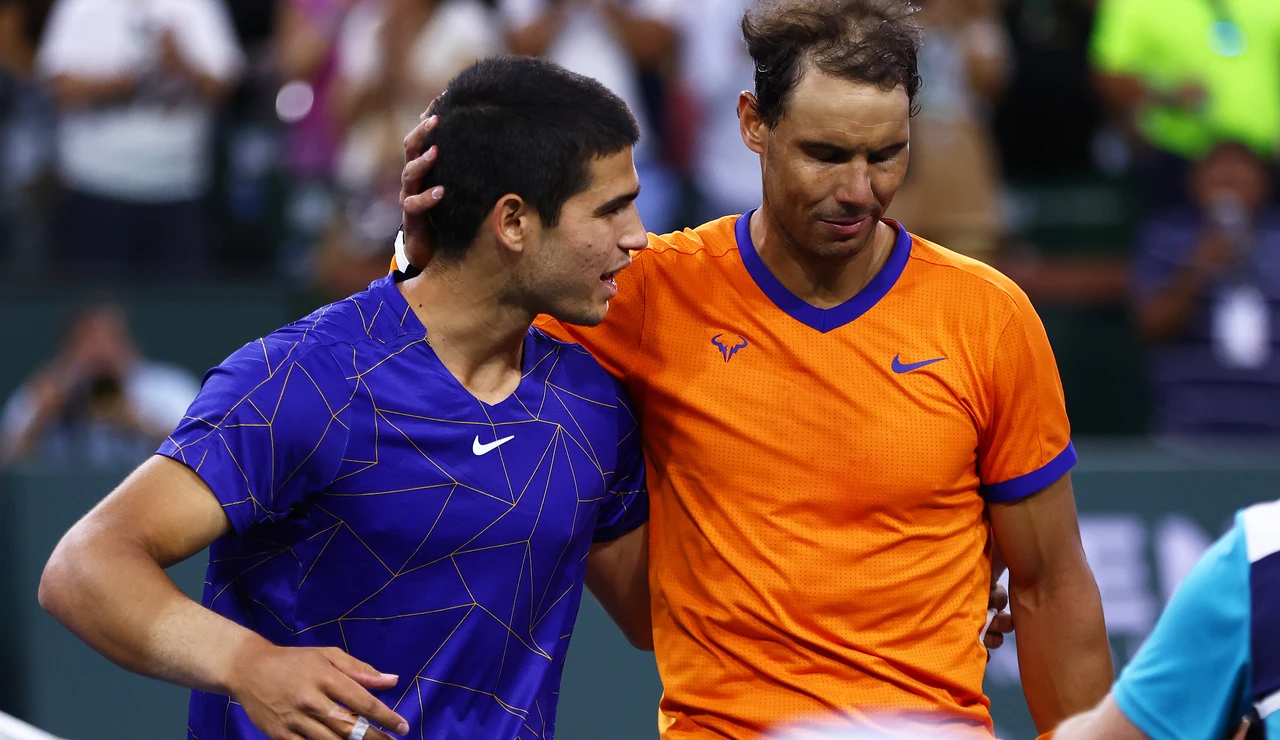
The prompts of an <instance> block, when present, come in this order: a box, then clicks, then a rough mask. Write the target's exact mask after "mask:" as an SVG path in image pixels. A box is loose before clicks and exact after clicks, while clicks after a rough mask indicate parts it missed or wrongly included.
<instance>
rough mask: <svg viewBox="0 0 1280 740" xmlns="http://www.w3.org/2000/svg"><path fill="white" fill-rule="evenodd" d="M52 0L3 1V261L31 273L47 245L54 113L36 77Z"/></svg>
mask: <svg viewBox="0 0 1280 740" xmlns="http://www.w3.org/2000/svg"><path fill="white" fill-rule="evenodd" d="M48 5H49V2H48V0H0V263H8V264H7V267H9V268H11V270H12V272H13V273H15V274H16V275H19V276H22V277H24V278H25V277H30V276H31V275H32V274H33V273H34V272H36V270H37V269H38V267H39V263H40V261H41V257H42V254H41V252H42V247H43V245H44V243H45V237H44V233H43V231H44V224H45V222H46V218H45V214H46V211H47V206H48V203H49V201H50V197H49V196H50V191H51V188H50V187H49V184H50V181H51V177H50V172H51V169H52V164H53V136H52V131H53V125H52V121H53V111H52V106H51V104H50V102H49V100H48V97H47V95H45V92H44V90H43V89H41V87H40V86H39V85H38V84H37V83H36V82H35V80H34V78H33V74H32V73H33V65H34V62H35V53H36V44H37V43H39V39H40V34H41V32H42V30H43V27H44V21H45V17H46V16H47V15H48V12H49V8H48Z"/></svg>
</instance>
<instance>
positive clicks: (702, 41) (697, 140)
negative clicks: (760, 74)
mask: <svg viewBox="0 0 1280 740" xmlns="http://www.w3.org/2000/svg"><path fill="white" fill-rule="evenodd" d="M750 4H751V0H702V1H701V2H693V3H685V4H684V7H683V8H682V10H681V11H680V14H679V19H680V26H679V30H680V74H681V82H682V84H683V86H684V88H685V91H686V92H687V93H688V94H689V96H690V98H691V100H692V103H693V104H694V108H695V110H694V112H693V117H694V124H693V129H694V130H693V156H692V167H693V171H692V176H693V183H694V186H695V187H696V188H697V190H698V195H699V196H700V198H701V200H702V204H701V209H700V211H699V213H698V214H697V221H698V223H701V222H703V221H710V220H711V219H714V218H719V217H721V216H724V215H726V214H730V213H746V212H747V211H749V210H751V209H752V208H755V207H756V206H758V205H760V156H759V155H758V154H756V153H755V152H753V151H751V150H750V149H748V148H747V145H746V144H744V143H742V136H741V134H739V133H738V96H739V95H740V94H741V93H742V92H743V91H744V90H745V91H751V90H753V89H754V85H755V80H754V73H755V66H754V64H753V63H752V61H751V56H750V55H749V54H747V47H746V44H744V43H743V41H742V26H741V23H742V14H743V13H744V12H746V10H747V8H748V6H749V5H750ZM645 226H648V227H649V229H650V230H651V231H652V230H653V228H654V227H652V226H649V223H648V221H646V222H645Z"/></svg>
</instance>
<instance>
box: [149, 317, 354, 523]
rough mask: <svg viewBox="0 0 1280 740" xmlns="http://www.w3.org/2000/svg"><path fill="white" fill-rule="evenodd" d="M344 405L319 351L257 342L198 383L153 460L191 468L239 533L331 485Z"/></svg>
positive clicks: (339, 385)
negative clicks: (193, 397)
mask: <svg viewBox="0 0 1280 740" xmlns="http://www.w3.org/2000/svg"><path fill="white" fill-rule="evenodd" d="M350 397H351V391H350V386H349V385H348V383H347V381H346V378H345V376H344V375H343V373H342V371H341V369H340V368H339V367H338V363H337V361H336V360H334V358H333V356H332V355H331V354H330V353H329V351H328V350H327V349H325V348H323V347H317V348H306V349H304V348H303V347H301V346H299V345H296V344H294V343H286V342H278V341H273V340H272V339H271V338H267V339H265V340H259V341H257V342H253V343H250V344H247V345H245V346H244V347H242V348H241V349H240V350H239V351H237V352H236V353H235V354H233V355H231V356H230V357H228V358H227V359H226V360H225V361H223V363H222V364H221V365H219V366H218V367H215V368H214V369H212V370H210V371H209V372H208V373H207V374H206V375H205V378H204V382H203V384H202V386H201V388H200V394H199V395H198V396H196V400H195V401H193V402H192V404H191V408H190V409H188V410H187V414H186V416H185V417H184V418H183V419H182V422H181V423H179V424H178V428H177V429H175V430H174V432H173V434H171V435H169V438H168V439H166V440H165V442H164V444H162V445H161V446H160V449H159V451H158V454H161V455H164V456H166V457H170V458H173V459H174V460H177V461H179V462H182V463H184V464H186V465H187V466H188V467H190V468H191V469H192V470H194V471H195V472H196V474H198V475H199V476H200V477H201V478H202V479H203V480H204V482H205V483H206V484H207V485H208V486H209V488H210V489H212V490H213V494H214V495H215V496H217V498H218V501H219V502H220V503H221V504H222V508H223V510H224V511H226V513H227V517H228V518H229V519H230V520H231V524H232V526H233V527H234V528H235V531H236V532H237V533H238V534H244V533H245V532H246V531H248V530H249V529H250V528H252V527H253V526H254V525H256V524H260V523H263V522H266V521H271V520H275V519H280V518H282V517H284V516H287V515H288V513H289V509H290V507H292V506H295V505H296V504H298V503H300V502H302V501H303V500H305V499H306V498H307V497H308V496H309V495H311V494H313V493H315V492H318V491H320V490H323V489H324V488H325V487H326V486H328V485H329V484H330V483H331V482H332V481H333V478H334V476H335V474H336V473H337V470H338V466H339V465H340V464H341V463H342V457H343V454H344V452H345V450H346V446H347V426H346V423H345V416H346V409H347V406H348V403H349V401H350Z"/></svg>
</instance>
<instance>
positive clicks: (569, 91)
mask: <svg viewBox="0 0 1280 740" xmlns="http://www.w3.org/2000/svg"><path fill="white" fill-rule="evenodd" d="M431 113H432V114H434V115H437V116H439V117H440V120H439V123H437V124H436V128H435V129H434V130H433V131H432V132H431V134H430V136H429V137H428V139H427V143H426V146H427V147H430V146H432V145H435V146H438V147H439V150H438V151H439V157H438V159H437V160H436V164H435V166H434V167H433V168H432V170H431V174H430V175H429V176H428V177H427V182H426V188H428V189H429V188H432V187H435V186H436V185H443V186H444V188H445V195H444V200H443V201H442V202H441V204H440V206H439V207H437V208H436V209H434V210H432V211H431V212H430V217H429V219H428V229H427V231H428V236H429V238H430V239H431V244H432V250H433V254H434V255H435V256H438V257H441V258H444V259H456V258H460V257H462V256H463V255H465V254H466V252H467V248H468V247H469V246H470V244H471V243H472V242H473V241H475V238H476V235H477V233H478V232H479V230H480V225H481V224H482V223H483V222H484V219H485V218H486V217H487V216H488V215H489V213H490V212H491V211H492V209H493V206H494V204H495V203H497V202H498V199H499V198H501V197H502V196H504V195H506V194H508V193H514V194H516V195H519V196H520V197H522V198H524V199H525V200H526V201H528V202H529V204H530V205H532V206H533V208H534V209H536V210H537V212H538V216H539V217H541V219H542V222H543V223H544V224H545V225H547V226H548V227H554V226H555V225H556V224H557V223H559V219H560V211H561V209H563V207H564V204H565V201H567V200H569V199H570V198H572V197H573V196H574V195H576V194H578V193H580V192H582V191H583V190H585V189H586V188H587V187H589V186H590V184H591V162H592V161H593V160H594V159H597V158H599V157H607V156H610V155H612V154H617V153H618V152H620V151H622V150H623V149H625V148H627V147H630V146H635V144H636V142H637V141H639V139H640V129H639V127H638V126H637V125H636V120H635V118H634V117H633V116H632V115H631V111H630V110H628V109H627V104H626V103H624V102H622V99H621V98H619V97H618V96H617V95H615V94H613V93H612V92H610V91H609V90H608V88H606V87H605V86H604V85H601V84H600V83H599V82H597V81H595V80H593V79H591V78H589V77H584V76H582V75H578V74H574V73H572V72H570V71H568V70H566V69H564V68H563V67H560V66H559V65H557V64H554V63H552V62H549V61H546V60H544V59H534V58H531V57H517V56H502V57H492V58H489V59H483V60H481V61H479V62H476V63H475V64H472V65H471V66H470V67H467V68H466V69H465V70H463V71H462V72H460V73H459V74H458V76H457V77H454V78H453V80H451V81H450V82H449V85H448V87H447V89H446V90H445V92H444V93H443V94H442V95H441V96H440V97H439V98H437V99H436V100H435V102H434V103H433V104H432V106H431Z"/></svg>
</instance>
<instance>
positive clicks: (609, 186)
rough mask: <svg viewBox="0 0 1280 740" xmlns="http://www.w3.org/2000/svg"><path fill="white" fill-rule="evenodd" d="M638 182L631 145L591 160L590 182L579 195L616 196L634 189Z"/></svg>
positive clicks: (595, 196)
mask: <svg viewBox="0 0 1280 740" xmlns="http://www.w3.org/2000/svg"><path fill="white" fill-rule="evenodd" d="M639 184H640V178H639V177H638V176H637V175H636V167H635V162H634V161H633V160H632V156H631V147H627V148H626V149H623V150H622V151H620V152H616V153H614V154H606V155H605V156H603V157H596V158H595V159H592V160H591V183H590V184H589V185H588V186H587V189H586V190H584V191H583V192H582V193H580V195H583V196H586V197H588V198H590V199H593V200H596V199H603V200H607V199H609V198H613V197H616V196H617V195H620V194H622V193H626V192H628V191H631V190H634V189H635V188H636V187H638V186H639Z"/></svg>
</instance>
